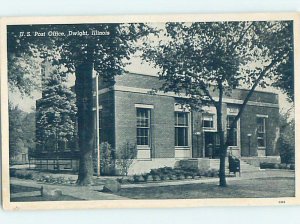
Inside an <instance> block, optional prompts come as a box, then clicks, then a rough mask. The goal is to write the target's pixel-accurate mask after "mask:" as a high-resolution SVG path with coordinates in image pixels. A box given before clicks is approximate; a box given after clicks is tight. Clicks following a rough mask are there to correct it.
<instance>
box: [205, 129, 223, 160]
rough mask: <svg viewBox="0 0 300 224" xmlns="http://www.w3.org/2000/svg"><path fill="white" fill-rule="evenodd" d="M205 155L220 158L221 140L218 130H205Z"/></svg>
mask: <svg viewBox="0 0 300 224" xmlns="http://www.w3.org/2000/svg"><path fill="white" fill-rule="evenodd" d="M204 150H205V157H207V158H219V155H220V141H219V136H218V135H217V132H204Z"/></svg>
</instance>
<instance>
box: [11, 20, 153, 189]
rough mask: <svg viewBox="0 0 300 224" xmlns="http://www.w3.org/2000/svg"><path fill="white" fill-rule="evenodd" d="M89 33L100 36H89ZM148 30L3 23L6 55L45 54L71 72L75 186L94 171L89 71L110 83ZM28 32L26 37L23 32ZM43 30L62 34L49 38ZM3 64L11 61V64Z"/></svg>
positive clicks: (87, 180)
mask: <svg viewBox="0 0 300 224" xmlns="http://www.w3.org/2000/svg"><path fill="white" fill-rule="evenodd" d="M69 31H72V32H73V31H74V32H78V31H80V32H82V34H83V32H86V33H87V34H88V35H79V34H75V35H69V33H68V32H69ZM93 31H100V32H102V33H103V34H104V35H92V32H93ZM152 31H153V29H150V28H149V27H148V26H146V25H145V24H122V23H118V24H113V23H111V24H105V23H101V24H100V23H99V24H72V25H32V26H31V25H23V26H8V54H9V55H15V56H17V57H20V56H22V55H24V54H25V55H27V56H29V57H37V58H38V57H40V58H43V59H46V58H47V60H50V61H53V64H55V65H58V66H64V67H66V68H67V70H68V71H67V72H70V73H74V72H75V74H76V84H75V92H76V98H77V100H76V103H77V108H78V113H77V117H78V130H79V131H78V138H79V148H80V153H81V157H80V164H79V174H78V184H80V185H88V184H91V182H92V175H93V160H92V155H93V150H94V149H93V148H94V144H93V142H94V131H93V130H94V128H92V127H93V126H94V125H95V124H94V122H93V121H94V118H93V116H94V114H93V111H92V108H93V88H92V87H93V86H92V80H93V78H92V73H93V70H95V71H96V72H97V73H98V74H100V75H101V77H102V79H103V80H105V81H107V82H111V83H113V80H114V79H113V77H114V76H115V75H120V74H122V73H123V69H124V67H125V65H126V62H125V59H129V57H130V55H131V54H132V53H133V52H134V51H135V46H134V45H133V43H134V42H135V41H137V40H138V39H139V38H140V37H142V36H145V35H148V34H149V33H150V32H152ZM22 32H23V33H22ZM27 32H29V34H30V35H26V34H27ZM35 32H40V33H44V32H45V33H47V35H46V36H45V37H42V38H41V37H38V36H35V35H34V34H35ZM48 32H52V33H56V32H57V33H60V34H62V35H55V36H51V37H50V36H49V35H48ZM23 34H24V35H23ZM9 59H10V58H9ZM8 64H9V65H13V63H11V62H9V63H8ZM8 69H9V70H10V69H12V67H11V66H9V68H8Z"/></svg>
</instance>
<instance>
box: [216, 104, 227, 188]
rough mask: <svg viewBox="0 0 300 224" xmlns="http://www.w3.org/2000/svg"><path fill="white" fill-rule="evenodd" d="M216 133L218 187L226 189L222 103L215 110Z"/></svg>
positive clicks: (225, 151)
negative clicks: (218, 157)
mask: <svg viewBox="0 0 300 224" xmlns="http://www.w3.org/2000/svg"><path fill="white" fill-rule="evenodd" d="M217 131H218V135H219V138H220V170H219V178H220V179H219V185H220V186H221V187H226V186H227V184H226V172H225V170H226V169H225V160H226V154H227V147H226V145H225V136H224V130H223V121H222V103H221V104H220V105H219V106H218V108H217Z"/></svg>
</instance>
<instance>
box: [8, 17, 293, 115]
mask: <svg viewBox="0 0 300 224" xmlns="http://www.w3.org/2000/svg"><path fill="white" fill-rule="evenodd" d="M151 25H152V26H153V27H156V28H158V29H164V23H152V24H151ZM149 39H150V41H153V42H154V44H155V42H157V41H158V40H160V41H161V40H162V41H167V37H165V36H164V35H160V36H159V37H156V36H153V35H152V36H150V38H149ZM137 45H142V42H141V41H139V42H138V43H137ZM129 62H130V63H131V64H130V65H127V66H126V67H125V70H127V71H129V72H133V73H141V74H147V75H151V76H155V75H156V76H157V73H158V72H159V70H158V69H156V68H154V66H153V65H150V64H148V63H147V62H144V61H143V60H142V59H141V58H140V56H139V53H136V54H134V55H132V57H131V58H130V60H129ZM38 75H40V74H38ZM74 84H75V75H74V74H73V75H70V76H69V80H68V84H67V85H68V86H73V85H74ZM242 88H246V89H247V87H246V86H245V87H243V86H242ZM256 90H260V91H267V92H273V93H277V94H278V96H279V107H280V111H282V112H283V113H285V112H286V111H288V110H289V109H290V108H291V107H292V106H293V105H292V104H291V103H290V102H288V100H287V96H286V94H284V93H283V92H282V91H281V90H279V89H276V88H273V87H267V88H260V87H257V89H256ZM39 98H41V93H40V92H39V91H34V92H33V93H32V95H31V96H30V97H28V96H22V95H21V94H20V93H19V92H13V93H10V101H12V102H13V104H15V105H18V106H19V108H20V109H22V110H24V111H26V112H30V111H32V110H35V102H36V100H37V99H39Z"/></svg>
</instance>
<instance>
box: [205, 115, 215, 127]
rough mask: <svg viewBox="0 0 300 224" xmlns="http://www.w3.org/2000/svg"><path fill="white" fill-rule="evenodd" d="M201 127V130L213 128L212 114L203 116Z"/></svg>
mask: <svg viewBox="0 0 300 224" xmlns="http://www.w3.org/2000/svg"><path fill="white" fill-rule="evenodd" d="M202 127H203V128H213V127H214V115H213V114H203V117H202Z"/></svg>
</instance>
